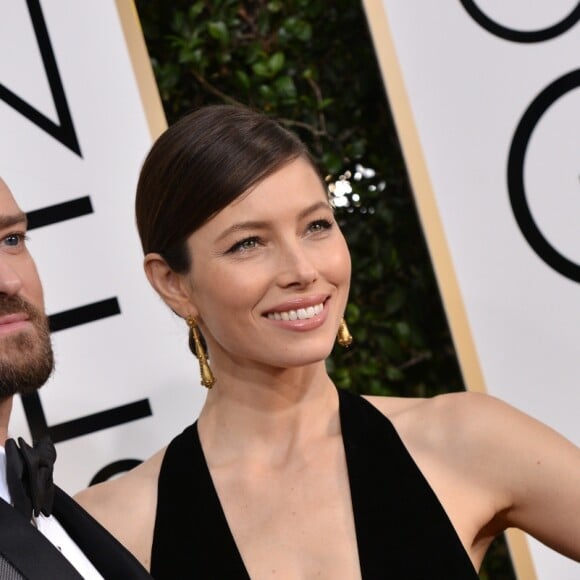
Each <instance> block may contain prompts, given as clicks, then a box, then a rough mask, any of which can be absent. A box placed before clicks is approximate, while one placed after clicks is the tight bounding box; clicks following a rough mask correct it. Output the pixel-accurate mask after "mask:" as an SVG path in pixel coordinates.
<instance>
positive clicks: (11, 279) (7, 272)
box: [0, 257, 22, 296]
mask: <svg viewBox="0 0 580 580" xmlns="http://www.w3.org/2000/svg"><path fill="white" fill-rule="evenodd" d="M20 288H22V280H21V278H20V276H19V275H18V274H17V272H16V270H15V269H14V268H13V267H12V266H11V265H10V264H9V263H8V262H7V261H6V259H5V258H2V257H0V293H1V294H7V295H9V296H14V295H15V294H18V291H19V290H20Z"/></svg>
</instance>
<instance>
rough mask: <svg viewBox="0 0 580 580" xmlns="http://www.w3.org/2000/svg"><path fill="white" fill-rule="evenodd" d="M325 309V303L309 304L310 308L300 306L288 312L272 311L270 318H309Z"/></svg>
mask: <svg viewBox="0 0 580 580" xmlns="http://www.w3.org/2000/svg"><path fill="white" fill-rule="evenodd" d="M323 310H324V305H323V304H316V306H308V308H299V309H298V310H288V311H287V312H270V314H268V318H269V319H270V320H307V319H308V318H312V317H313V316H316V315H318V314H320V313H321V312H322V311H323Z"/></svg>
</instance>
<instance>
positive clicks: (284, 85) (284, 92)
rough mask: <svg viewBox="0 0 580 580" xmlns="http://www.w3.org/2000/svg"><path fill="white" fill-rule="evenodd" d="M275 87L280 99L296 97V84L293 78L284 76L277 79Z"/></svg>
mask: <svg viewBox="0 0 580 580" xmlns="http://www.w3.org/2000/svg"><path fill="white" fill-rule="evenodd" d="M274 87H275V88H276V92H277V93H278V95H279V96H280V97H283V98H289V97H295V96H296V85H295V84H294V81H293V80H292V77H288V76H283V77H280V78H277V79H276V82H275V83H274Z"/></svg>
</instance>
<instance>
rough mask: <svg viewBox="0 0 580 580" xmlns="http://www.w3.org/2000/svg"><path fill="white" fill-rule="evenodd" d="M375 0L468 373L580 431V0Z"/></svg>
mask: <svg viewBox="0 0 580 580" xmlns="http://www.w3.org/2000/svg"><path fill="white" fill-rule="evenodd" d="M365 8H366V11H367V16H368V19H369V24H370V27H371V30H372V33H373V37H374V41H375V46H376V50H377V55H378V57H379V61H380V64H381V68H382V71H383V76H384V81H385V84H386V87H387V92H388V95H389V99H390V101H391V106H392V109H393V111H394V115H395V120H396V122H397V126H398V130H399V134H400V138H401V142H402V145H403V149H404V152H405V157H406V161H407V165H408V168H409V173H410V176H411V180H412V182H413V188H414V191H415V195H416V199H417V203H418V207H419V211H420V215H421V220H422V222H423V226H424V228H425V232H426V235H427V239H428V243H429V246H430V250H431V254H432V257H433V261H434V264H435V268H436V271H437V275H438V280H439V284H440V287H441V291H442V294H443V298H444V302H445V306H446V310H447V313H448V316H449V319H450V324H451V326H452V330H453V333H454V338H455V343H456V347H457V349H458V352H459V356H460V359H461V364H462V370H463V373H464V377H465V379H466V382H467V386H468V388H471V389H477V390H487V391H488V392H490V393H491V394H494V395H496V396H498V397H500V398H501V399H503V400H505V401H508V402H509V403H511V404H513V405H515V406H516V407H518V408H520V409H522V410H523V411H525V412H527V413H528V414H530V415H532V416H534V417H536V418H538V419H540V420H541V421H543V422H545V423H547V424H548V425H550V426H552V427H553V428H555V429H556V430H558V431H560V432H561V433H562V434H564V435H565V436H566V437H568V438H569V439H571V440H572V441H573V442H575V443H576V444H579V443H580V420H579V416H580V412H579V411H580V389H579V388H578V383H579V382H580V381H579V379H580V367H579V366H578V362H579V361H580V308H579V307H578V305H579V303H580V285H579V282H580V227H578V224H579V218H580V181H579V175H580V147H579V145H580V141H579V136H580V23H579V22H578V20H579V18H580V3H578V2H577V0H552V1H551V2H533V3H531V2H525V1H523V0H512V1H511V2H505V1H503V0H478V1H477V2H473V1H471V0H469V1H467V0H465V1H460V0H453V1H447V2H420V1H419V0H405V2H397V1H395V0H382V1H380V0H366V2H365ZM490 427H491V428H493V426H490ZM579 509H580V506H579ZM547 516H548V517H549V506H547ZM531 555H532V558H533V562H534V567H535V569H536V573H537V576H538V577H539V578H545V579H547V580H552V579H555V578H557V579H558V580H565V579H568V580H573V579H575V580H578V579H579V578H580V566H579V565H578V564H575V563H573V562H571V561H570V560H568V559H566V558H563V557H561V556H559V555H557V554H555V553H554V552H552V551H551V550H548V549H547V548H545V547H543V546H541V545H539V544H538V543H537V542H535V541H533V540H531ZM531 574H532V575H533V572H531ZM521 577H522V578H523V577H524V576H521ZM527 577H530V576H527ZM527 577H526V578H527Z"/></svg>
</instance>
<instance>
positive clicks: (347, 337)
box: [336, 318, 352, 348]
mask: <svg viewBox="0 0 580 580" xmlns="http://www.w3.org/2000/svg"><path fill="white" fill-rule="evenodd" d="M336 341H337V342H338V344H340V346H344V347H345V348H346V347H348V346H350V345H351V344H352V334H351V333H350V331H349V330H348V326H347V325H346V321H345V320H344V318H342V319H341V321H340V325H339V327H338V334H337V337H336Z"/></svg>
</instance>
